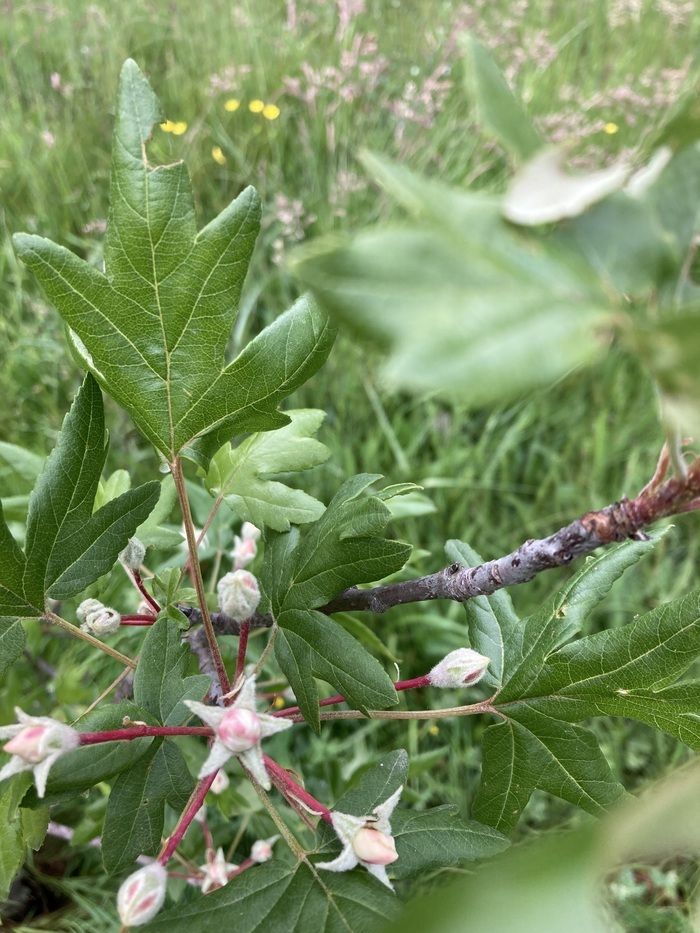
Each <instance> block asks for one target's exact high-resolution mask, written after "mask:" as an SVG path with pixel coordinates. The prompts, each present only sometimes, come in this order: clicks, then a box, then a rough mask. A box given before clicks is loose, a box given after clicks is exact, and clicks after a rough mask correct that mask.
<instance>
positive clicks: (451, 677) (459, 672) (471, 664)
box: [428, 648, 491, 689]
mask: <svg viewBox="0 0 700 933" xmlns="http://www.w3.org/2000/svg"><path fill="white" fill-rule="evenodd" d="M490 663H491V659H490V658H487V657H486V656H485V655H483V654H479V652H478V651H473V650H472V649H471V648H457V650H456V651H450V653H449V654H448V655H445V657H444V658H443V659H442V661H440V662H439V663H438V664H436V665H435V667H434V668H433V669H432V670H431V671H430V673H429V674H428V681H429V683H430V684H431V685H432V686H433V687H447V688H452V689H456V688H459V687H464V686H470V685H471V684H475V683H477V682H478V681H479V680H481V678H482V677H483V676H484V674H485V673H486V668H487V667H488V666H489V664H490Z"/></svg>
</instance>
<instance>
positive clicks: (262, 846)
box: [250, 836, 279, 863]
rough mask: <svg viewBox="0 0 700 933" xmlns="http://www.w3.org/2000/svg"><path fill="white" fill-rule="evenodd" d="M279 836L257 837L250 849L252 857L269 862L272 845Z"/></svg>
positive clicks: (256, 860) (255, 860) (255, 859)
mask: <svg viewBox="0 0 700 933" xmlns="http://www.w3.org/2000/svg"><path fill="white" fill-rule="evenodd" d="M277 839H279V836H273V837H272V838H271V839H256V840H255V842H254V843H253V845H252V848H251V850H250V857H251V859H252V860H253V861H254V862H258V863H261V862H269V860H270V859H271V858H272V846H273V844H274V843H275V841H276V840H277Z"/></svg>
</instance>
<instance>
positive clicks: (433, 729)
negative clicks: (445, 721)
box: [428, 726, 440, 735]
mask: <svg viewBox="0 0 700 933" xmlns="http://www.w3.org/2000/svg"><path fill="white" fill-rule="evenodd" d="M428 732H429V733H430V735H439V734H440V729H439V728H438V726H430V728H429V729H428Z"/></svg>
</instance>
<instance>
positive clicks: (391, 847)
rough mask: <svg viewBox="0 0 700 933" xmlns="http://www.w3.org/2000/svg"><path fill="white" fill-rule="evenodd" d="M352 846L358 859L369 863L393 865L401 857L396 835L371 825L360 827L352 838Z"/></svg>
mask: <svg viewBox="0 0 700 933" xmlns="http://www.w3.org/2000/svg"><path fill="white" fill-rule="evenodd" d="M352 848H353V850H354V852H355V855H356V856H357V857H358V859H359V860H360V861H361V862H367V864H368V865H391V863H392V862H395V861H396V860H397V858H398V857H399V856H398V853H397V851H396V844H395V843H394V837H393V836H387V835H386V833H380V832H379V830H378V829H373V828H372V827H371V826H363V827H362V829H358V831H357V832H356V833H355V837H354V839H353V840H352Z"/></svg>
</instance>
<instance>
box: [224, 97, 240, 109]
mask: <svg viewBox="0 0 700 933" xmlns="http://www.w3.org/2000/svg"><path fill="white" fill-rule="evenodd" d="M240 106H241V102H240V100H236V98H235V97H229V99H228V100H227V101H224V110H228V112H229V113H233V112H234V111H235V110H238V108H239V107H240Z"/></svg>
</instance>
